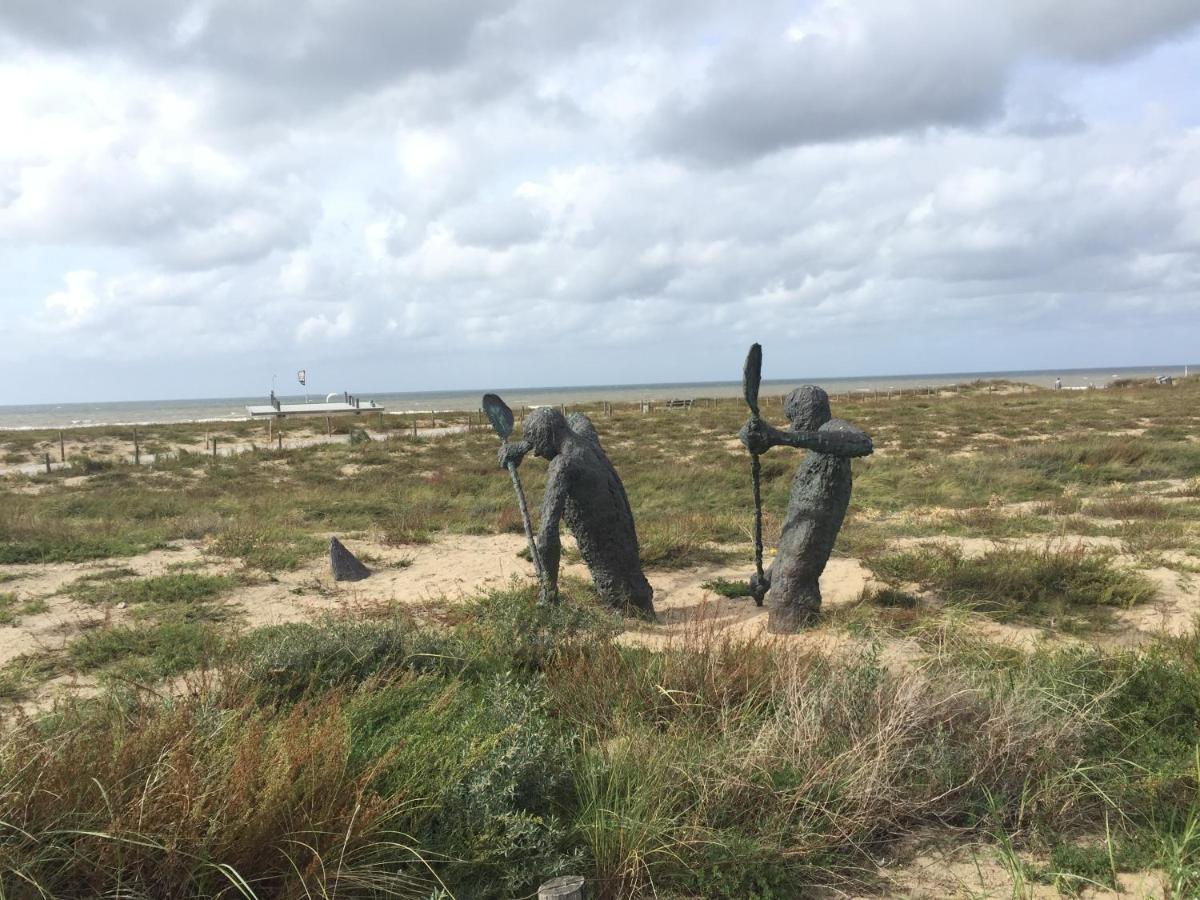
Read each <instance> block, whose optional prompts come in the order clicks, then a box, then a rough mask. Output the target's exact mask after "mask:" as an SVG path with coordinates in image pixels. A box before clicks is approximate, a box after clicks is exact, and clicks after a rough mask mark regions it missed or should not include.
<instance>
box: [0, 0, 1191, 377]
mask: <svg viewBox="0 0 1200 900" xmlns="http://www.w3.org/2000/svg"><path fill="white" fill-rule="evenodd" d="M1106 2H1107V0H1106ZM243 6H244V4H243V5H235V4H232V3H217V2H213V3H198V4H195V5H193V6H180V5H170V4H154V3H148V2H145V3H143V2H132V0H126V2H117V3H106V4H93V5H88V4H86V3H84V4H74V5H62V4H41V5H34V4H29V3H26V2H23V0H21V2H13V3H9V4H5V5H4V7H3V8H2V9H0V45H5V46H6V47H7V48H8V49H9V51H10V52H9V54H8V55H7V57H6V58H4V59H0V127H3V128H4V130H5V134H6V140H5V141H4V142H2V143H0V266H2V267H3V269H4V271H5V273H6V278H5V279H4V282H3V283H2V284H0V328H3V329H4V333H5V336H6V338H7V339H8V340H7V341H6V353H5V355H4V356H2V357H0V385H14V384H15V385H18V386H20V385H22V384H24V385H31V386H33V387H32V388H31V389H30V390H42V391H44V392H45V393H46V395H47V397H48V398H49V397H51V396H58V397H62V396H64V395H65V394H67V393H70V392H71V391H72V390H74V386H76V385H79V384H87V385H88V386H89V387H90V388H94V390H95V391H97V392H102V391H104V390H109V389H111V390H116V387H109V388H106V387H105V386H106V385H109V386H118V385H120V386H122V387H121V389H122V390H125V389H126V387H124V386H126V385H128V384H130V383H131V382H130V381H129V379H130V378H131V377H132V375H130V373H134V372H136V373H140V374H139V377H143V378H144V377H145V373H147V372H154V371H160V372H162V373H164V374H163V375H162V377H161V379H156V380H154V382H153V385H154V388H153V391H152V392H153V393H157V394H170V393H179V394H192V393H196V392H197V391H198V390H199V391H200V392H207V393H226V394H238V393H244V392H245V391H247V390H249V389H251V388H250V386H248V385H247V384H246V381H247V379H251V380H252V379H254V378H258V377H259V374H258V370H259V369H261V368H263V367H266V368H269V369H272V371H275V370H278V371H287V370H288V369H289V368H299V367H301V366H302V365H305V364H311V365H312V366H314V367H320V368H327V369H329V370H337V371H339V372H345V373H348V375H347V377H349V374H354V375H355V377H359V378H361V379H363V385H362V386H363V387H366V386H368V385H369V386H371V387H378V388H398V387H410V388H413V389H417V388H421V387H443V386H449V387H453V386H462V387H466V386H473V385H478V384H490V385H493V386H494V385H503V384H521V383H529V382H531V381H537V380H544V379H545V378H546V375H545V373H544V370H543V369H541V368H540V366H541V365H542V364H543V363H545V362H546V361H551V364H552V365H553V366H555V369H554V373H553V375H552V376H550V380H553V381H558V382H561V383H570V382H586V381H592V382H613V381H641V380H656V379H657V380H670V379H679V378H715V377H732V376H735V375H736V371H737V364H738V363H739V361H740V360H739V359H738V358H737V357H738V356H739V354H740V352H741V350H742V349H743V345H744V344H745V343H748V342H749V341H750V340H752V339H755V338H763V339H765V340H767V341H768V345H769V346H771V345H772V342H774V344H773V345H774V346H776V347H777V348H779V349H778V351H777V352H779V353H780V355H781V356H782V357H786V358H787V359H788V360H789V361H790V362H789V363H788V364H787V365H786V366H785V365H784V364H783V362H782V361H781V363H780V365H781V367H782V369H781V371H780V374H781V375H783V374H790V373H794V374H803V373H809V374H820V373H831V374H838V373H845V374H849V373H854V372H869V371H887V370H892V371H895V370H905V369H908V370H912V369H930V368H940V369H964V368H967V369H969V368H987V367H989V366H999V367H1022V366H1025V365H1030V364H1033V365H1036V364H1038V363H1037V362H1036V361H1035V360H1034V358H1033V354H1035V353H1041V354H1059V353H1060V351H1061V355H1062V357H1063V358H1064V359H1065V357H1066V356H1067V355H1068V351H1067V350H1066V349H1064V348H1066V347H1069V346H1071V345H1072V342H1071V341H1070V340H1069V339H1068V337H1069V336H1070V335H1072V334H1075V333H1078V332H1081V331H1085V330H1086V331H1087V334H1088V342H1087V345H1086V348H1085V350H1080V351H1079V353H1081V354H1082V353H1084V352H1085V351H1086V352H1087V353H1091V354H1093V356H1094V357H1095V359H1094V360H1093V361H1097V362H1107V361H1108V358H1107V357H1104V358H1103V359H1101V356H1100V355H1102V354H1104V353H1114V354H1121V353H1126V354H1128V353H1132V352H1134V350H1136V349H1137V348H1138V347H1141V348H1142V349H1141V350H1140V351H1138V352H1142V353H1143V356H1145V355H1146V354H1149V355H1153V356H1155V358H1156V359H1157V358H1159V357H1158V354H1163V353H1166V354H1168V355H1172V354H1174V353H1175V352H1179V353H1183V352H1185V348H1187V347H1188V345H1187V342H1186V340H1185V338H1184V337H1183V335H1185V334H1186V333H1187V328H1188V327H1195V326H1197V325H1200V179H1197V177H1196V175H1195V174H1194V173H1196V172H1198V171H1200V138H1198V137H1197V133H1196V132H1195V130H1194V129H1190V128H1189V127H1188V124H1187V122H1186V121H1185V122H1184V123H1183V124H1180V123H1178V122H1177V121H1176V120H1175V119H1173V118H1172V116H1173V115H1177V116H1181V115H1186V112H1187V111H1186V110H1181V109H1180V108H1178V107H1172V106H1171V105H1170V103H1169V102H1168V100H1166V99H1164V98H1170V97H1173V96H1176V95H1177V92H1175V93H1172V92H1171V91H1168V90H1163V89H1162V88H1163V87H1164V86H1163V85H1161V84H1158V85H1156V84H1154V83H1153V82H1152V81H1151V82H1147V83H1145V84H1144V86H1143V87H1141V88H1140V89H1139V90H1138V92H1136V93H1134V96H1136V98H1137V99H1138V100H1139V101H1140V103H1141V105H1140V106H1135V107H1131V108H1130V109H1128V110H1126V111H1124V112H1123V113H1122V115H1123V116H1124V117H1123V118H1118V119H1113V116H1114V113H1113V112H1112V110H1105V111H1103V114H1099V113H1097V111H1096V110H1095V109H1094V108H1091V107H1089V106H1088V105H1087V96H1088V91H1086V90H1075V89H1074V88H1076V87H1078V86H1084V87H1086V86H1087V85H1088V84H1089V83H1090V82H1088V79H1089V78H1090V77H1091V75H1090V73H1093V72H1101V71H1102V72H1103V73H1104V75H1105V77H1106V78H1110V79H1111V78H1126V79H1127V80H1128V81H1129V82H1130V83H1135V82H1137V78H1138V76H1139V75H1140V74H1144V73H1143V72H1142V70H1140V69H1139V68H1138V66H1139V58H1138V57H1137V55H1136V54H1137V53H1138V52H1140V51H1142V50H1144V49H1146V48H1149V47H1152V46H1153V47H1157V48H1158V52H1160V53H1171V52H1178V53H1179V59H1180V60H1183V59H1184V58H1186V57H1187V56H1188V53H1189V51H1191V52H1194V51H1195V48H1196V42H1195V40H1194V38H1193V37H1191V34H1192V32H1190V31H1188V28H1189V27H1190V24H1191V22H1192V21H1193V20H1194V18H1195V16H1194V15H1193V13H1192V11H1191V10H1189V9H1188V5H1186V4H1181V3H1167V2H1165V0H1163V2H1156V3H1152V4H1148V5H1140V6H1138V7H1136V8H1130V9H1124V8H1122V9H1119V10H1118V9H1115V8H1114V10H1112V11H1111V13H1110V15H1108V16H1101V17H1098V18H1100V19H1103V21H1095V22H1089V21H1087V15H1086V12H1087V8H1088V6H1089V5H1088V4H1084V3H1082V2H1080V3H1074V2H1070V3H1067V4H1062V3H1059V4H1050V3H1049V2H1046V3H1035V2H1033V0H1012V2H1010V3H1007V4H1003V5H990V6H988V7H986V8H979V7H965V6H963V5H962V4H958V3H950V2H948V0H947V2H944V3H940V2H934V0H928V2H925V0H922V2H921V3H919V4H912V5H909V6H908V7H906V8H904V9H901V8H900V6H899V5H898V4H894V3H883V2H865V3H855V4H818V5H817V6H815V7H813V8H812V9H810V10H809V12H807V13H806V14H804V15H803V16H801V17H800V18H797V17H796V15H795V13H794V9H793V8H792V7H791V5H790V4H783V3H775V2H763V3H761V4H757V5H755V6H754V7H753V8H752V9H749V10H743V9H741V8H740V7H739V8H734V7H731V6H729V5H727V4H707V3H706V4H698V5H695V6H692V5H688V8H687V9H684V8H683V7H682V6H679V5H670V6H669V7H668V6H667V5H646V4H638V3H632V2H630V3H624V2H622V3H616V4H612V5H609V6H608V7H607V8H605V9H601V8H599V7H595V8H593V7H590V6H589V5H587V4H575V5H570V4H560V3H553V2H550V0H496V2H494V3H489V4H487V5H484V6H478V5H472V6H471V7H470V8H469V9H468V7H467V6H465V5H461V4H458V3H457V2H454V3H448V4H437V5H436V9H435V8H434V6H433V5H427V6H421V5H420V4H417V5H406V6H403V7H398V8H397V9H395V10H391V9H389V10H388V11H387V13H386V14H385V13H384V12H383V10H385V9H387V7H386V5H378V4H367V3H365V2H359V0H347V2H345V3H343V4H340V5H339V4H336V3H333V2H321V3H316V2H311V3H302V4H299V5H288V6H285V5H283V4H274V3H258V4H252V5H250V6H249V7H246V8H245V9H243V8H242V7H243ZM1189 40H1190V41H1192V43H1190V44H1179V45H1178V49H1177V50H1172V46H1173V45H1172V41H1176V42H1178V41H1189ZM1165 68H1166V69H1169V68H1170V67H1169V66H1167V67H1165ZM1155 71H1161V70H1155ZM1131 93H1133V92H1132V91H1131ZM1106 117H1107V118H1106ZM648 151H649V152H648ZM714 163H716V165H714ZM1121 334H1124V335H1141V334H1144V335H1145V337H1144V339H1141V343H1138V342H1137V341H1132V340H1131V341H1127V342H1126V343H1125V344H1121V343H1120V342H1119V341H1118V340H1117V339H1116V337H1115V336H1116V335H1121ZM980 335H991V336H993V337H996V336H1002V337H1003V338H1004V339H1003V340H1002V341H1001V340H997V341H996V342H995V344H996V346H995V349H994V351H993V350H992V349H991V345H990V344H989V345H987V347H982V346H980V345H979V341H980V340H982V338H980ZM1110 335H1111V336H1114V337H1111V338H1110ZM1018 338H1019V339H1018ZM1056 341H1057V343H1056ZM534 343H536V344H537V346H538V347H539V352H538V354H536V356H537V360H538V362H537V363H536V364H535V362H534V361H533V360H532V358H531V359H526V355H525V354H522V353H520V352H517V351H519V350H520V349H521V348H527V347H529V346H531V345H532V344H534ZM566 348H569V349H566ZM1071 352H1074V351H1071ZM1005 353H1007V354H1008V355H1007V356H1005V355H1004V354H1005ZM1098 354H1099V355H1098ZM1052 358H1053V359H1054V360H1055V361H1056V362H1057V361H1058V360H1059V358H1060V357H1059V356H1058V355H1054V356H1053V357H1052ZM49 359H53V360H54V365H50V364H49V363H48V362H46V360H49ZM1123 361H1128V362H1137V361H1140V360H1138V359H1132V358H1129V357H1126V356H1122V357H1120V358H1119V359H1113V362H1114V363H1118V362H1123ZM98 362H102V363H103V364H102V365H97V363H98ZM185 363H186V365H187V366H188V367H200V368H202V369H203V370H204V371H205V372H206V373H207V374H206V379H208V380H206V382H205V386H204V387H203V388H196V387H195V386H194V385H193V384H192V383H191V382H190V381H189V380H188V379H187V378H186V377H185V376H184V375H182V374H176V373H177V370H179V369H180V368H181V367H182V366H183V364H185ZM293 363H295V365H293ZM272 367H273V368H272ZM85 371H86V372H87V373H88V377H87V378H86V379H81V378H80V373H81V372H85ZM731 373H732V374H731ZM257 383H258V382H255V384H257ZM30 390H27V389H25V388H24V387H20V388H19V390H18V394H19V396H20V397H23V398H28V397H29V396H30Z"/></svg>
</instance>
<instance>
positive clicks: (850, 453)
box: [738, 419, 875, 457]
mask: <svg viewBox="0 0 1200 900" xmlns="http://www.w3.org/2000/svg"><path fill="white" fill-rule="evenodd" d="M738 438H739V439H740V440H741V442H742V443H743V444H745V445H746V449H748V450H749V451H750V452H751V453H755V454H759V455H761V454H763V453H766V452H767V451H768V450H770V449H771V448H772V447H796V448H798V449H801V450H816V451H817V452H818V453H828V454H829V455H830V456H843V457H855V456H869V455H870V454H871V453H873V452H874V451H875V447H874V445H873V444H872V443H871V438H870V437H868V436H867V434H866V432H864V431H863V430H862V429H860V428H856V427H855V426H853V425H851V424H850V423H849V422H846V421H843V420H841V419H834V420H832V421H830V422H827V423H825V425H823V426H822V427H821V429H820V430H819V431H781V430H780V429H778V428H776V427H774V426H773V425H769V424H768V423H766V422H764V421H763V420H762V419H751V420H750V421H749V422H747V423H746V425H745V426H744V427H743V428H742V430H741V431H739V432H738Z"/></svg>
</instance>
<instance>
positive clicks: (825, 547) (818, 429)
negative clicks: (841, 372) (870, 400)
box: [738, 384, 874, 634]
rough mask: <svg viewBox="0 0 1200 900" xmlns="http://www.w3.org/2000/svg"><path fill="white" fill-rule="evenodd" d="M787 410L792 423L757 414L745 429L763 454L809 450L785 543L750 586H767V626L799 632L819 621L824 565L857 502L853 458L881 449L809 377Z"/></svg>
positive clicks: (755, 590)
mask: <svg viewBox="0 0 1200 900" xmlns="http://www.w3.org/2000/svg"><path fill="white" fill-rule="evenodd" d="M785 411H786V414H787V417H788V419H789V420H790V421H791V423H792V428H791V430H790V431H780V430H779V429H778V428H773V427H772V426H771V425H768V424H767V423H766V422H764V421H763V420H762V419H761V418H759V417H752V418H751V419H750V421H749V422H747V423H746V426H745V427H744V428H743V429H742V430H741V431H740V432H739V433H738V437H739V438H740V439H741V441H742V443H743V444H745V445H746V448H747V449H748V450H749V451H750V452H751V453H755V454H763V453H766V452H767V451H768V450H770V449H771V448H772V447H796V448H802V449H806V450H808V451H809V452H808V454H806V455H805V457H804V459H803V461H802V462H801V463H800V466H799V468H797V469H796V474H795V476H793V478H792V490H791V497H790V498H789V500H788V507H787V513H786V517H785V518H784V522H783V529H782V531H781V532H780V535H779V551H778V552H777V553H776V554H775V559H774V561H773V562H772V563H771V567H770V568H769V569H768V570H767V571H766V572H764V573H763V581H764V582H765V583H763V584H760V583H759V582H758V576H757V575H755V576H752V577H751V580H750V591H751V593H752V594H753V595H754V596H756V597H761V596H763V592H765V594H766V601H767V607H768V619H767V630H768V631H770V632H773V633H777V634H779V633H783V634H787V633H791V632H794V631H797V630H798V629H799V628H800V627H801V626H803V625H806V624H808V623H810V622H812V621H813V620H814V619H815V618H816V616H817V612H818V611H819V610H820V608H821V587H820V584H819V582H820V578H821V573H822V572H824V571H825V564H826V563H827V562H829V555H830V554H831V553H832V552H833V544H834V542H835V541H836V540H837V536H838V531H839V530H841V527H842V520H843V519H844V518H845V517H846V507H847V506H849V505H850V489H851V486H852V478H851V474H850V460H851V459H853V458H854V457H856V456H867V455H868V454H870V453H872V452H874V446H873V444H872V443H871V439H870V438H869V437H868V436H867V435H866V434H865V433H864V432H863V431H861V430H860V429H859V428H857V427H855V426H854V425H851V424H850V423H849V422H847V421H845V420H843V419H834V418H833V417H832V414H831V413H830V410H829V395H828V394H826V393H825V391H823V390H822V389H821V388H819V387H817V386H816V385H812V384H806V385H803V386H802V387H798V388H796V389H795V390H794V391H792V392H791V393H790V394H788V396H787V400H786V401H785Z"/></svg>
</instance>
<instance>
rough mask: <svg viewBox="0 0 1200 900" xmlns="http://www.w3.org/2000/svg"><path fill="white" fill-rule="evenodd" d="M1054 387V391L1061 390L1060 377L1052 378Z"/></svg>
mask: <svg viewBox="0 0 1200 900" xmlns="http://www.w3.org/2000/svg"><path fill="white" fill-rule="evenodd" d="M1054 389H1055V390H1056V391H1061V390H1062V379H1061V378H1055V379H1054Z"/></svg>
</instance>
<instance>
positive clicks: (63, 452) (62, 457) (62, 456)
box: [58, 431, 67, 463]
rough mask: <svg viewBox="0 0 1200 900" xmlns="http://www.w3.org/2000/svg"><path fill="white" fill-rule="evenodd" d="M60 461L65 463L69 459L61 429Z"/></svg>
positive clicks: (59, 437)
mask: <svg viewBox="0 0 1200 900" xmlns="http://www.w3.org/2000/svg"><path fill="white" fill-rule="evenodd" d="M58 461H59V462H64V463H65V462H66V461H67V445H66V444H65V443H64V442H63V433H62V432H61V431H60V432H59V433H58Z"/></svg>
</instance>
